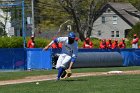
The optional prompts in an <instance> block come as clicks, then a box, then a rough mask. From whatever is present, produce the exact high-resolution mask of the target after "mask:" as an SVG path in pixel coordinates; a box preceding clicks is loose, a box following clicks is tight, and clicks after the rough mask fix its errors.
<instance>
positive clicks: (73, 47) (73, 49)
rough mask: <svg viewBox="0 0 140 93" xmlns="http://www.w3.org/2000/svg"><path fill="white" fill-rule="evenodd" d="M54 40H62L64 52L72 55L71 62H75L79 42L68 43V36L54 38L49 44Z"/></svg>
mask: <svg viewBox="0 0 140 93" xmlns="http://www.w3.org/2000/svg"><path fill="white" fill-rule="evenodd" d="M54 42H62V45H63V46H62V53H65V54H67V55H69V56H71V57H72V58H71V62H75V60H76V58H77V54H78V44H77V42H76V41H74V43H72V44H69V43H68V37H58V38H56V39H55V40H53V41H52V42H51V43H50V44H49V45H51V44H53V43H54Z"/></svg>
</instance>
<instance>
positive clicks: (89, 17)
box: [59, 0, 107, 40]
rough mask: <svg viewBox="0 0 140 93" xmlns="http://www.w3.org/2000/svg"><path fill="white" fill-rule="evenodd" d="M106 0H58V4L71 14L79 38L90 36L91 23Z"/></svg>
mask: <svg viewBox="0 0 140 93" xmlns="http://www.w3.org/2000/svg"><path fill="white" fill-rule="evenodd" d="M106 2H107V0H104V1H102V0H59V3H60V5H61V6H62V7H63V9H65V10H66V11H67V12H68V13H69V14H70V15H71V16H72V19H73V21H74V23H75V26H76V31H77V32H78V33H79V37H80V39H81V40H84V39H85V38H86V37H90V35H91V31H92V27H93V23H94V22H95V20H96V19H97V17H98V16H99V15H100V10H99V9H101V7H102V6H103V4H105V3H106Z"/></svg>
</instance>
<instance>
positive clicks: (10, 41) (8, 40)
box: [0, 37, 140, 48]
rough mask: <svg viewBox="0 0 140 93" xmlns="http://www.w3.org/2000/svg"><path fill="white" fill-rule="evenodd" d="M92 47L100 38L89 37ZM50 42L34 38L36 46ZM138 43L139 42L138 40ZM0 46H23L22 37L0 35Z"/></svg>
mask: <svg viewBox="0 0 140 93" xmlns="http://www.w3.org/2000/svg"><path fill="white" fill-rule="evenodd" d="M29 39H30V37H27V38H26V42H27V41H28V40H29ZM91 40H92V42H93V45H94V48H99V44H100V40H99V39H96V38H91ZM131 41H132V40H126V48H131ZM50 42H51V39H50V40H48V39H45V38H35V44H36V48H44V47H45V46H46V45H48V44H49V43H50ZM139 45H140V42H139ZM78 46H79V48H82V46H83V42H82V41H80V40H79V41H78ZM0 48H23V38H22V37H0Z"/></svg>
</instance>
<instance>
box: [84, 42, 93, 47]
mask: <svg viewBox="0 0 140 93" xmlns="http://www.w3.org/2000/svg"><path fill="white" fill-rule="evenodd" d="M83 48H93V43H92V42H91V41H89V43H86V42H85V41H84V44H83Z"/></svg>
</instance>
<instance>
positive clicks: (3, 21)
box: [0, 9, 11, 36]
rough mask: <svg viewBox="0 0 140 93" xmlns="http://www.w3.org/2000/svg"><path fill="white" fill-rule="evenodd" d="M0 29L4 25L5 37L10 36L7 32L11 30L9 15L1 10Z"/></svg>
mask: <svg viewBox="0 0 140 93" xmlns="http://www.w3.org/2000/svg"><path fill="white" fill-rule="evenodd" d="M0 23H1V25H0V27H2V25H5V29H4V30H5V31H6V33H7V36H10V33H9V31H10V30H11V13H10V12H4V11H3V10H2V9H0Z"/></svg>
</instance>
